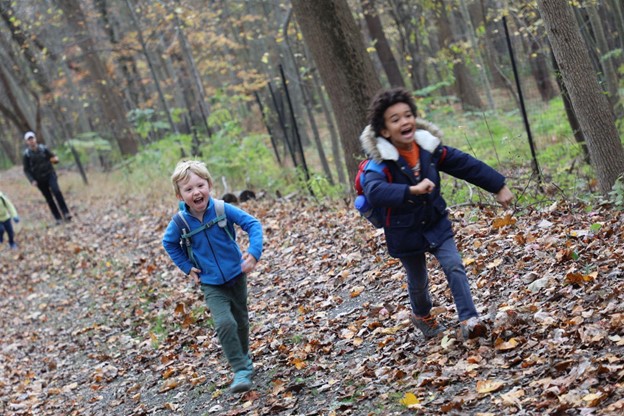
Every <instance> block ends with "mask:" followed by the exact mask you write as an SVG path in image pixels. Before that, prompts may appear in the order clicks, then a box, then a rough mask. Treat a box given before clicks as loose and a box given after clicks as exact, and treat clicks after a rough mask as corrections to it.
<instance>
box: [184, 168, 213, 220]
mask: <svg viewBox="0 0 624 416" xmlns="http://www.w3.org/2000/svg"><path fill="white" fill-rule="evenodd" d="M178 186H179V188H180V193H179V194H178V199H179V200H180V201H184V203H185V204H186V205H188V207H189V208H190V212H191V214H193V216H195V217H199V218H201V214H203V213H204V211H206V208H207V207H208V201H209V200H210V191H211V189H210V184H209V183H208V181H207V180H206V179H203V178H201V177H199V176H197V175H196V174H195V173H193V172H189V176H188V178H186V179H184V180H181V181H180V182H178Z"/></svg>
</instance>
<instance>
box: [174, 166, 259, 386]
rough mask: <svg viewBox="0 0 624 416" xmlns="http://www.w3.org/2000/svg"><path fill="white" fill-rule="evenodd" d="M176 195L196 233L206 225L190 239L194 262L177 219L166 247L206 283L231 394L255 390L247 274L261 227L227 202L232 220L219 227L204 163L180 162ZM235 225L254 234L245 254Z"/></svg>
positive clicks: (184, 268) (178, 263) (188, 271)
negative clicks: (230, 371)
mask: <svg viewBox="0 0 624 416" xmlns="http://www.w3.org/2000/svg"><path fill="white" fill-rule="evenodd" d="M171 181H172V183H173V188H174V190H175V194H176V196H177V197H178V199H179V200H180V201H182V202H183V203H184V204H183V205H182V204H181V206H182V207H183V208H182V210H181V214H182V216H183V217H184V220H185V221H186V223H187V224H188V226H189V228H190V230H189V231H193V230H196V229H198V228H200V227H206V226H209V225H210V224H213V226H209V227H208V228H204V229H203V230H201V231H200V232H198V233H197V234H195V235H193V236H192V238H191V248H192V254H193V260H194V262H193V261H191V259H190V258H189V257H188V255H187V252H186V251H185V250H184V248H183V247H181V246H180V237H181V236H182V230H181V229H180V228H179V227H178V225H177V224H176V222H175V221H173V220H172V221H171V222H170V223H169V225H168V226H167V229H166V231H165V234H164V236H163V246H164V248H165V250H166V251H167V253H168V254H169V256H170V257H171V259H172V260H173V262H174V263H175V264H176V266H178V267H179V268H180V269H181V270H182V271H183V272H184V273H185V274H186V275H188V276H190V277H191V278H192V279H193V280H194V281H195V282H198V283H200V284H201V289H202V291H203V292H204V299H205V301H206V305H207V306H208V308H209V309H210V312H211V314H212V317H213V320H214V325H215V328H216V330H217V335H218V337H219V342H220V343H221V347H222V348H223V352H224V353H225V356H226V358H227V360H228V362H229V364H230V366H231V367H232V369H233V371H234V380H233V382H232V385H231V386H230V390H231V391H232V392H242V391H247V390H249V389H251V387H252V382H251V377H252V375H253V364H252V361H251V357H250V355H249V313H248V310H247V274H248V273H249V272H251V271H252V270H253V269H254V268H255V266H256V263H257V262H258V260H259V259H260V256H261V254H262V225H261V224H260V222H259V221H258V220H257V219H256V218H254V217H253V216H251V215H249V214H248V213H246V212H245V211H243V210H241V209H239V208H237V207H235V206H233V205H229V204H224V208H225V212H224V213H225V217H226V219H227V224H226V225H225V227H221V226H219V225H218V224H217V223H216V222H214V221H213V220H215V218H216V217H217V213H216V209H215V205H216V204H215V201H214V199H213V198H212V197H211V195H210V193H211V191H212V178H211V176H210V173H209V172H208V169H207V168H206V165H205V164H204V163H202V162H199V161H193V160H191V161H182V162H180V163H178V165H177V166H176V168H175V171H174V172H173V175H172V176H171ZM233 224H238V225H239V226H240V227H241V228H242V229H243V231H245V232H246V233H247V234H248V235H249V248H248V250H247V252H246V253H245V254H242V253H241V251H240V248H239V247H238V244H237V243H236V241H235V238H236V234H235V231H234V227H233Z"/></svg>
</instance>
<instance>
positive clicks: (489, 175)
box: [438, 146, 505, 194]
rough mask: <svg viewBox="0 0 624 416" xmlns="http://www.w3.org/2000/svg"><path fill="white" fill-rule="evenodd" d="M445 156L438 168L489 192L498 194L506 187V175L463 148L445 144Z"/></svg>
mask: <svg viewBox="0 0 624 416" xmlns="http://www.w3.org/2000/svg"><path fill="white" fill-rule="evenodd" d="M444 147H445V150H446V151H445V152H444V158H443V159H442V160H440V162H439V164H438V168H439V169H440V170H441V171H442V172H445V173H448V174H449V175H452V176H454V177H456V178H459V179H463V180H465V181H467V182H470V183H471V184H473V185H476V186H478V187H480V188H482V189H485V190H486V191H488V192H491V193H493V194H497V193H498V192H500V191H501V190H502V189H503V187H505V177H504V176H503V175H501V174H500V173H499V172H498V171H496V170H495V169H494V168H492V167H491V166H489V165H487V164H486V163H484V162H482V161H480V160H479V159H476V158H474V157H472V156H470V155H469V154H467V153H464V152H462V151H461V150H458V149H455V148H453V147H450V146H444Z"/></svg>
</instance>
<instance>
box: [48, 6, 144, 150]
mask: <svg viewBox="0 0 624 416" xmlns="http://www.w3.org/2000/svg"><path fill="white" fill-rule="evenodd" d="M57 4H58V5H59V6H60V7H61V9H62V10H63V14H64V15H65V17H66V18H67V22H68V23H69V27H70V28H71V30H72V31H73V32H74V35H75V38H76V40H77V41H78V45H79V46H80V48H81V49H82V50H83V51H84V58H85V62H86V65H87V67H88V68H89V72H90V75H91V77H93V80H94V83H95V88H96V90H97V92H98V96H99V97H100V99H101V100H102V111H103V113H104V116H105V117H106V120H107V122H108V123H109V125H110V128H111V131H112V135H113V137H114V138H115V139H116V140H117V143H118V144H119V150H120V151H121V154H122V155H126V156H127V155H134V154H136V153H137V151H138V146H137V142H136V141H135V140H134V138H133V137H132V129H131V128H130V124H129V123H128V120H127V118H126V111H125V106H124V103H123V99H122V97H121V94H120V92H119V91H118V90H117V89H116V88H115V85H116V83H115V82H114V81H113V80H112V79H111V78H110V77H109V76H108V72H107V71H106V66H105V65H104V62H103V61H102V59H101V58H100V56H99V55H98V53H97V51H98V47H97V45H96V43H95V40H94V38H93V36H92V35H91V33H89V31H88V29H87V28H88V25H87V18H86V16H85V14H84V12H83V10H82V6H81V4H80V2H79V1H78V0H63V1H59V2H57Z"/></svg>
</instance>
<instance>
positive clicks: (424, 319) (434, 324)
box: [410, 313, 446, 339]
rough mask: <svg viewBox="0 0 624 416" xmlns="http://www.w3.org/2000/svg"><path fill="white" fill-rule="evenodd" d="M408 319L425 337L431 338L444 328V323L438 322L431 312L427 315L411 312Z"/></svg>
mask: <svg viewBox="0 0 624 416" xmlns="http://www.w3.org/2000/svg"><path fill="white" fill-rule="evenodd" d="M410 320H411V321H412V324H414V326H415V327H416V328H418V329H420V332H422V334H423V335H424V336H425V339H429V338H433V337H435V336H436V335H438V334H440V333H441V332H444V330H445V329H446V328H445V327H444V325H441V324H439V323H438V321H436V319H435V317H434V316H432V315H431V314H429V315H427V316H416V315H414V314H413V313H412V315H411V316H410Z"/></svg>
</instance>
